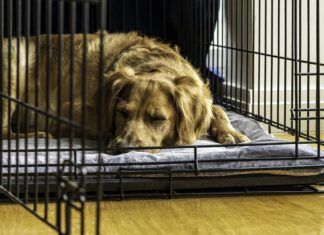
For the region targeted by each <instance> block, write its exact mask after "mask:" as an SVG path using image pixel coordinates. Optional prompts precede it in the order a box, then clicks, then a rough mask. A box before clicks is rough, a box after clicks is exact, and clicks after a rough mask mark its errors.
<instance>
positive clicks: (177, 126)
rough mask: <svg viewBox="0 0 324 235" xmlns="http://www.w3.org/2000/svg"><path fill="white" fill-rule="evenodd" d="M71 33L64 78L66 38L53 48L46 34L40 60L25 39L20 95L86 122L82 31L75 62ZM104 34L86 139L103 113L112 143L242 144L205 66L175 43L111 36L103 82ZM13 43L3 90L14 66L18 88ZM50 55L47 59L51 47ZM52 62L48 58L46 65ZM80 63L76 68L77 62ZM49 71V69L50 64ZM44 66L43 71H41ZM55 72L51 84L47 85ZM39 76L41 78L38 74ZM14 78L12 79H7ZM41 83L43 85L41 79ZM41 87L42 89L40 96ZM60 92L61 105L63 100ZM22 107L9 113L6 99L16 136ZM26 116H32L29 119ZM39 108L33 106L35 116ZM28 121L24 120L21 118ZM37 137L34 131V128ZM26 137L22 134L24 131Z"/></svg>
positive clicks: (90, 89) (41, 126)
mask: <svg viewBox="0 0 324 235" xmlns="http://www.w3.org/2000/svg"><path fill="white" fill-rule="evenodd" d="M70 43H71V40H70V37H69V36H68V35H64V36H63V40H62V47H63V50H62V57H61V58H62V61H61V75H62V76H61V81H60V82H59V80H58V77H59V76H58V75H59V74H58V68H59V40H58V36H56V35H52V36H50V48H49V51H47V49H46V48H47V47H46V46H47V43H46V36H41V37H40V38H39V52H40V54H39V65H37V63H36V61H37V60H36V56H37V54H36V45H37V44H36V38H31V40H30V42H29V45H28V52H29V58H28V59H26V48H27V46H26V40H25V39H21V40H20V60H21V62H20V63H19V66H20V68H19V69H20V76H19V81H20V85H19V92H18V93H19V99H20V100H23V101H26V102H28V103H29V104H31V105H33V106H36V107H37V108H39V109H41V110H46V109H48V110H49V112H51V113H52V114H54V115H56V114H58V113H60V114H61V116H63V117H65V118H69V117H70V116H69V110H70V108H72V109H73V121H74V122H78V123H81V116H82V115H81V110H82V91H83V90H82V84H83V83H82V74H83V46H84V41H83V36H82V35H75V41H74V50H73V56H74V62H73V64H71V61H70V59H69V58H70ZM100 45H101V44H100V34H99V33H97V34H89V35H88V36H87V50H86V56H87V69H86V84H87V86H86V88H87V89H86V92H85V94H86V104H85V105H84V107H85V109H86V115H85V125H86V127H87V129H88V131H87V132H86V136H87V138H95V132H92V131H90V129H93V130H95V129H96V128H97V120H98V115H99V114H100V113H101V114H102V115H103V117H102V119H103V123H102V126H103V130H104V138H105V140H104V141H105V142H106V143H107V144H109V146H110V147H133V146H134V147H138V146H140V147H145V146H165V145H180V144H191V143H193V142H194V141H195V140H196V139H197V138H199V137H201V136H203V135H206V134H207V133H209V134H210V135H211V136H212V137H214V138H215V139H216V140H217V141H218V142H220V143H227V144H229V143H241V142H245V141H248V138H247V137H246V136H245V135H243V134H241V133H239V132H237V131H235V130H234V129H233V127H232V126H231V124H230V122H229V120H228V118H227V116H226V114H225V112H224V111H223V110H222V109H221V108H220V107H218V106H215V105H212V98H211V94H210V91H209V88H208V86H207V85H206V84H204V82H203V81H202V80H201V78H200V76H199V74H198V72H197V71H196V70H195V69H194V68H193V67H192V66H191V64H190V63H189V62H188V61H187V60H185V59H184V58H183V57H182V56H181V55H180V53H179V51H178V50H177V49H176V48H171V47H170V46H169V45H167V44H164V43H161V42H159V41H157V40H156V39H153V38H148V37H141V36H138V35H137V33H135V32H132V33H127V34H123V33H121V34H109V33H105V34H104V44H103V52H104V58H103V69H104V74H103V77H104V81H103V86H101V87H100V83H99V82H98V81H99V79H98V78H99V77H100V58H101V57H100ZM7 48H8V42H7V41H5V43H4V49H5V50H4V55H3V57H4V71H3V77H4V80H3V81H4V94H5V95H9V94H8V92H7V91H8V69H9V66H8V65H9V63H10V64H11V79H9V80H10V81H11V89H10V91H11V94H10V96H11V97H13V98H18V97H17V96H16V93H17V70H18V69H17V66H16V65H17V41H16V40H13V41H12V50H11V54H10V55H11V57H12V58H11V61H10V62H9V61H8V59H7V58H8V51H7ZM48 52H49V53H50V61H47V56H46V55H47V53H48ZM47 62H48V63H47ZM27 63H28V67H29V71H28V78H29V80H28V100H25V99H24V98H25V94H24V91H25V86H26V66H27ZM71 65H73V66H71ZM48 66H49V68H50V70H49V71H50V73H46V71H48V70H47V68H48ZM38 67H39V69H40V70H39V74H38V75H37V74H36V71H37V68H38ZM71 67H72V68H73V89H74V94H73V102H72V103H71V102H70V95H69V92H70V84H71V76H70V72H71V71H70V70H71ZM48 75H49V76H50V77H49V78H48V81H50V82H49V86H47V83H46V77H47V76H48ZM37 77H38V80H36V79H37ZM6 81H7V82H6ZM36 84H37V85H36ZM36 86H37V88H38V90H39V94H38V100H37V101H36V100H35V94H36ZM46 88H48V91H49V94H48V95H49V100H48V101H49V106H48V107H47V106H46ZM100 91H103V92H104V97H102V98H103V102H102V106H101V107H98V106H97V103H98V99H99V97H100ZM58 94H61V95H60V100H61V101H60V104H62V105H59V104H58V103H57V100H58ZM15 108H16V106H15V105H14V103H13V102H12V103H11V113H10V114H9V115H8V102H3V114H2V120H3V130H4V132H3V136H4V138H6V136H7V134H8V135H9V136H11V137H12V138H13V137H15V136H16V134H14V133H11V131H10V128H9V125H8V118H12V115H13V113H14V110H15ZM21 116H22V118H21V119H24V118H26V117H23V115H21ZM38 116H39V117H38V122H37V123H36V124H37V125H38V131H39V133H37V134H36V135H37V136H40V137H43V136H44V132H45V130H46V129H45V126H46V125H45V124H46V121H45V120H46V119H45V116H44V115H38ZM33 117H34V114H32V113H31V112H29V118H30V120H34V119H33ZM20 121H21V122H22V120H20ZM49 127H50V129H49V132H50V134H51V135H54V136H55V135H57V129H58V123H57V122H56V121H55V120H53V119H50V123H49ZM60 129H61V135H60V136H61V137H63V136H68V135H70V134H71V133H70V130H71V129H70V128H69V127H68V126H67V125H64V124H62V125H61V126H60ZM74 134H75V136H76V137H78V136H81V135H82V133H81V131H79V130H78V129H74ZM29 135H30V136H33V135H35V133H31V134H29ZM19 136H21V134H19Z"/></svg>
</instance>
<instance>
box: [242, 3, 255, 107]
mask: <svg viewBox="0 0 324 235" xmlns="http://www.w3.org/2000/svg"><path fill="white" fill-rule="evenodd" d="M251 1H252V0H246V5H245V7H246V12H245V14H246V18H245V20H246V23H245V24H246V50H249V45H250V44H249V42H250V40H249V32H250V30H251V29H250V24H249V16H250V14H249V13H250V8H251V6H250V4H249V3H250V2H251ZM242 30H243V29H242ZM253 37H254V35H253ZM245 55H246V77H245V79H246V86H245V110H246V112H247V111H248V110H249V102H250V97H249V90H250V87H249V85H250V84H249V80H250V79H249V65H250V63H249V61H250V54H249V53H245ZM252 67H253V66H252ZM252 72H253V70H252Z"/></svg>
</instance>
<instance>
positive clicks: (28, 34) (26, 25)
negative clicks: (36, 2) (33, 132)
mask: <svg viewBox="0 0 324 235" xmlns="http://www.w3.org/2000/svg"><path fill="white" fill-rule="evenodd" d="M25 14H26V17H25V19H24V20H25V23H26V24H25V35H26V39H25V40H26V57H25V58H26V70H25V73H26V76H25V79H26V81H25V102H26V103H28V102H29V95H28V86H29V60H28V58H29V41H30V0H27V1H26V8H25ZM24 117H25V124H24V125H25V128H27V127H28V125H29V120H28V109H25V114H24ZM0 145H1V143H0ZM28 148H29V146H28V131H26V132H25V182H24V185H25V192H24V194H25V198H24V202H25V203H26V204H27V203H28V187H27V185H28V175H27V172H28V168H27V164H28Z"/></svg>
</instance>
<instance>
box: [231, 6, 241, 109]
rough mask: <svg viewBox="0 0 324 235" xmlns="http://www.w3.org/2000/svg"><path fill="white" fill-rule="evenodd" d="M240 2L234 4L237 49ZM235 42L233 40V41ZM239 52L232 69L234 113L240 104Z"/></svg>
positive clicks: (236, 43)
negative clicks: (238, 101)
mask: <svg viewBox="0 0 324 235" xmlns="http://www.w3.org/2000/svg"><path fill="white" fill-rule="evenodd" d="M239 2H241V0H235V3H234V9H235V11H234V17H235V24H234V25H235V35H236V37H235V47H236V48H238V35H239V32H238V28H239V20H240V19H239V17H238V14H239V10H238V8H239ZM232 40H233V39H232ZM238 52H239V51H238V50H235V62H234V63H235V67H234V66H233V65H232V67H233V68H234V69H235V88H234V91H235V92H234V102H235V103H234V104H235V106H234V111H235V112H237V108H238V104H237V100H238V96H237V89H238V86H237V84H238V74H237V73H238V72H237V70H238V69H237V66H238Z"/></svg>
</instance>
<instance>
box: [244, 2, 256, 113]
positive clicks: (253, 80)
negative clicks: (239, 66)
mask: <svg viewBox="0 0 324 235" xmlns="http://www.w3.org/2000/svg"><path fill="white" fill-rule="evenodd" d="M252 15H253V19H252V35H253V36H252V50H255V37H256V35H255V19H254V17H255V15H256V13H255V0H253V2H252ZM247 49H249V48H247ZM254 86H255V54H254V53H252V113H253V114H254V113H255V109H254V104H255V98H254V96H255V89H254ZM248 111H249V110H246V112H248Z"/></svg>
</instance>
